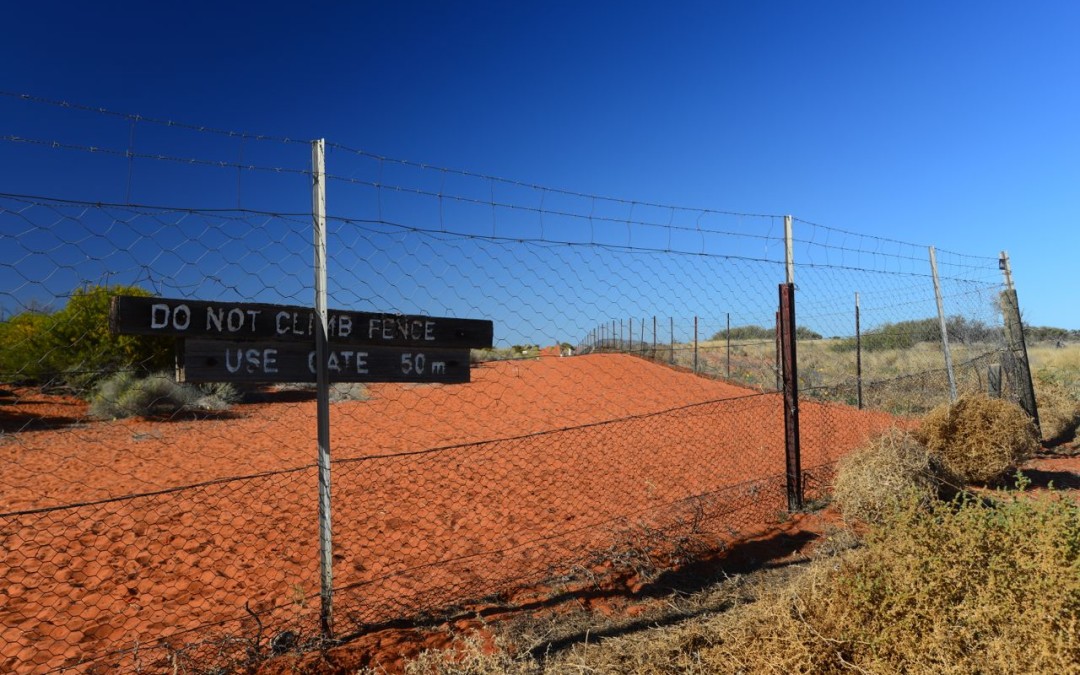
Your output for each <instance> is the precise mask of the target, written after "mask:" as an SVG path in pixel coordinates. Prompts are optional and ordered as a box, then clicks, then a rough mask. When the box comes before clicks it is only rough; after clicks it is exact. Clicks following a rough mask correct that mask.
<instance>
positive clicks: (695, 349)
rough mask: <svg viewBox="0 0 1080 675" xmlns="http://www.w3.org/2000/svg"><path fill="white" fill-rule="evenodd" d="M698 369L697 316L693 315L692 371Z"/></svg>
mask: <svg viewBox="0 0 1080 675" xmlns="http://www.w3.org/2000/svg"><path fill="white" fill-rule="evenodd" d="M697 371H698V344H697V316H695V317H694V372H695V373H697Z"/></svg>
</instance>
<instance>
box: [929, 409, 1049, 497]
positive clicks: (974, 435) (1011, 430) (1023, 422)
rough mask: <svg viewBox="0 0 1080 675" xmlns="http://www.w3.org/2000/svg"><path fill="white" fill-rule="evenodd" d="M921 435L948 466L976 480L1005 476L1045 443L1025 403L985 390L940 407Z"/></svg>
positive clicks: (931, 451) (988, 480)
mask: <svg viewBox="0 0 1080 675" xmlns="http://www.w3.org/2000/svg"><path fill="white" fill-rule="evenodd" d="M915 437H916V438H917V439H918V440H919V441H920V442H921V443H923V444H924V445H926V447H927V448H928V449H929V450H930V453H931V454H932V455H934V456H936V457H937V458H939V459H940V460H941V463H942V465H943V466H944V468H945V470H946V471H948V472H949V473H950V474H952V475H954V476H957V477H958V478H960V479H961V480H964V481H966V482H971V483H989V482H993V481H997V480H1000V479H1002V478H1004V477H1005V476H1006V475H1007V474H1009V473H1010V472H1011V471H1013V470H1014V469H1015V468H1016V467H1017V466H1018V465H1019V464H1020V463H1021V462H1022V461H1023V460H1025V459H1027V458H1028V457H1030V456H1031V455H1032V454H1034V452H1035V451H1036V450H1038V448H1039V438H1038V434H1037V433H1036V432H1035V425H1034V424H1033V423H1032V421H1031V418H1029V417H1028V416H1027V414H1026V413H1025V412H1024V411H1023V410H1021V409H1020V407H1019V406H1017V405H1015V404H1013V403H1009V402H1007V401H1002V400H1000V399H993V398H990V397H988V396H986V395H985V394H968V395H965V396H961V397H960V398H959V399H957V401H956V402H955V403H953V404H951V405H942V406H938V407H937V408H934V409H933V410H931V411H930V412H929V413H928V414H927V415H926V417H925V418H923V421H922V423H921V424H920V425H919V429H918V431H916V432H915Z"/></svg>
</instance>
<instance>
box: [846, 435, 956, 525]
mask: <svg viewBox="0 0 1080 675" xmlns="http://www.w3.org/2000/svg"><path fill="white" fill-rule="evenodd" d="M948 480H949V477H948V475H947V474H946V473H945V470H944V469H943V468H942V466H941V462H940V461H939V460H938V459H937V458H936V457H934V456H932V455H931V454H930V452H929V451H928V450H927V449H926V446H925V445H923V444H922V443H920V442H919V441H918V440H916V439H915V437H914V436H912V435H911V434H910V433H908V432H905V431H903V430H900V429H890V430H888V431H886V432H885V433H883V434H881V435H880V436H877V437H876V438H874V439H872V440H871V441H870V442H869V443H868V444H867V445H865V446H863V447H862V448H859V449H858V450H856V451H855V452H853V453H851V454H850V455H847V456H846V457H844V458H843V459H841V460H840V463H839V464H838V466H837V469H836V486H835V487H834V489H833V501H834V502H836V505H837V506H838V507H839V508H840V511H841V513H843V514H844V517H845V518H846V519H848V520H862V521H865V522H868V523H879V522H881V521H882V520H884V519H885V518H886V517H887V516H889V515H890V514H891V513H893V512H894V511H895V510H896V509H897V507H898V506H899V505H900V504H902V503H904V502H905V501H906V500H908V499H910V498H914V499H916V500H917V501H918V502H919V503H920V504H923V505H924V506H926V505H929V503H930V502H931V501H933V500H935V499H937V498H938V496H939V494H940V493H941V489H942V485H943V484H944V483H945V482H947V481H948Z"/></svg>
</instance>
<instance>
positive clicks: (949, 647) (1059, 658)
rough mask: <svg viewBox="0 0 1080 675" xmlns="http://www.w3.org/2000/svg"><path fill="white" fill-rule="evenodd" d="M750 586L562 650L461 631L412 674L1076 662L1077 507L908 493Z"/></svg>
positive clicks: (898, 669) (967, 668)
mask: <svg viewBox="0 0 1080 675" xmlns="http://www.w3.org/2000/svg"><path fill="white" fill-rule="evenodd" d="M744 586H746V587H747V588H748V589H749V590H750V593H749V597H745V598H743V599H742V600H741V601H739V602H736V603H734V606H732V607H729V608H728V609H727V610H726V611H721V612H715V613H709V614H707V615H703V616H700V617H697V618H691V619H689V620H686V621H683V622H681V623H678V624H677V625H674V626H670V627H666V628H654V629H651V630H641V631H637V632H631V633H629V634H627V635H623V636H619V637H612V638H608V639H605V640H597V639H596V638H593V639H592V640H591V641H590V640H585V641H578V642H577V643H576V644H575V646H573V647H571V648H569V649H565V650H562V651H558V652H556V653H550V652H546V651H545V650H544V649H543V643H540V644H539V645H538V646H537V645H532V649H531V650H528V651H524V652H516V653H511V652H507V651H504V652H501V653H497V654H483V653H482V652H481V650H480V645H479V643H478V642H477V641H472V642H470V641H468V640H465V641H463V642H461V643H460V647H461V649H459V650H458V651H457V652H456V653H454V654H450V655H446V654H440V653H429V654H426V655H424V656H423V657H422V658H421V659H420V660H419V661H417V662H416V663H414V664H413V665H412V666H410V667H409V671H408V672H409V673H411V674H412V675H420V674H422V673H439V674H441V675H451V674H457V673H468V674H471V675H489V674H491V675H494V674H495V673H517V674H526V673H529V674H531V673H559V674H562V673H627V674H635V675H661V674H667V673H688V674H699V673H700V674H704V673H770V674H776V675H780V674H781V673H782V674H785V675H786V674H788V673H850V672H857V673H871V674H874V675H878V674H881V675H884V674H886V673H889V674H892V673H909V674H912V675H922V674H927V675H929V674H931V673H933V674H935V675H936V674H939V673H944V674H947V675H949V674H955V675H959V674H961V673H965V674H966V673H987V674H1001V675H1004V674H1006V673H1009V674H1013V673H1016V674H1027V673H1031V674H1035V673H1061V674H1063V675H1069V674H1074V675H1075V674H1077V673H1080V505H1078V504H1077V503H1076V502H1075V501H1073V500H1070V499H1067V498H1064V497H1061V496H1059V495H1053V494H1050V495H1042V496H1034V497H1030V496H1016V495H1009V494H1004V493H1002V494H1000V495H999V496H998V498H997V500H989V499H967V500H962V501H958V502H952V503H946V502H935V503H934V504H932V505H931V507H930V508H929V509H927V508H924V507H923V506H921V505H919V504H918V503H917V502H914V501H912V502H908V503H907V504H906V505H905V507H904V508H900V509H898V510H897V511H896V512H895V513H894V514H893V515H892V516H890V517H889V518H887V519H886V520H885V522H884V523H883V524H882V525H881V526H880V527H876V528H874V529H873V530H872V531H871V533H870V535H869V536H868V538H867V541H866V544H865V545H864V546H863V547H862V548H859V549H855V550H851V551H848V552H845V553H843V554H842V555H840V556H837V557H833V558H823V559H820V560H818V561H816V562H814V563H812V564H810V565H809V566H807V567H806V568H804V569H802V570H796V571H792V570H787V571H786V572H781V571H771V572H768V573H765V574H763V575H762V576H761V577H760V579H759V581H757V582H754V583H749V584H744ZM537 647H539V648H537Z"/></svg>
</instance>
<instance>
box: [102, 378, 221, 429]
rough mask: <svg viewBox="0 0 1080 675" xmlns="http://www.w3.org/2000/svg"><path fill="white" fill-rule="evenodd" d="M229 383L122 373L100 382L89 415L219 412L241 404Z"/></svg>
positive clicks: (118, 415) (115, 417) (108, 416)
mask: <svg viewBox="0 0 1080 675" xmlns="http://www.w3.org/2000/svg"><path fill="white" fill-rule="evenodd" d="M239 399H240V395H239V393H238V392H237V391H236V388H235V387H233V386H232V385H231V384H227V383H216V384H212V385H201V386H195V385H191V384H181V383H179V382H177V381H175V380H174V379H173V378H171V377H169V376H168V375H165V374H164V373H154V374H152V375H149V376H147V377H139V376H137V375H136V374H134V373H131V372H129V371H122V372H119V373H116V374H114V375H112V376H111V377H109V378H108V379H107V380H104V381H103V382H101V383H100V384H99V385H98V386H97V387H96V388H95V390H94V393H93V394H92V395H91V397H90V414H91V415H92V416H93V417H96V418H98V419H123V418H126V417H161V416H169V415H174V414H176V413H179V412H183V411H189V412H190V411H200V410H201V411H209V412H220V411H223V410H227V409H228V408H229V407H230V406H232V404H233V403H236V402H237V401H239Z"/></svg>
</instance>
